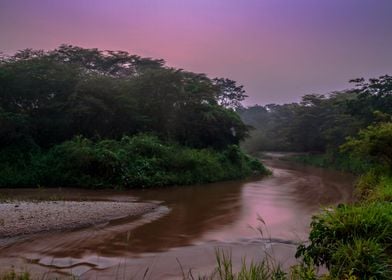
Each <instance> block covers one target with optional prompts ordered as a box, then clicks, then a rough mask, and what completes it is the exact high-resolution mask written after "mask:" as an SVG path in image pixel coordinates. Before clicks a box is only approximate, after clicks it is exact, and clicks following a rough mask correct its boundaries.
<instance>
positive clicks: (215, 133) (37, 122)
mask: <svg viewBox="0 0 392 280" xmlns="http://www.w3.org/2000/svg"><path fill="white" fill-rule="evenodd" d="M245 97H246V95H245V92H244V90H243V87H242V86H239V85H237V84H236V82H235V81H232V80H229V79H223V78H216V79H210V78H208V77H207V76H206V75H204V74H197V73H192V72H187V71H184V70H180V69H175V68H171V67H168V66H166V65H165V61H164V60H162V59H152V58H144V57H140V56H137V55H131V54H129V53H127V52H124V51H101V50H98V49H85V48H81V47H76V46H70V45H61V46H60V47H59V48H57V49H55V50H51V51H43V50H32V49H26V50H22V51H19V52H17V53H16V54H15V55H13V56H10V57H5V56H2V59H1V60H0V123H1V124H3V125H2V126H1V127H0V136H1V139H0V142H1V143H2V144H3V145H5V144H10V143H15V141H16V140H18V141H22V140H23V141H27V140H28V141H29V142H31V143H35V144H37V145H39V146H41V147H50V146H53V145H55V144H58V143H61V142H63V141H66V140H69V139H71V138H72V137H74V136H75V135H83V136H85V137H88V138H90V139H120V138H121V137H122V136H124V135H134V134H137V133H152V134H156V135H158V136H159V137H160V138H162V139H164V140H171V141H175V142H179V143H180V144H186V145H190V146H194V147H213V148H224V147H225V146H227V145H230V144H238V143H239V141H240V140H243V139H244V137H245V136H246V135H247V131H248V127H247V126H246V125H244V124H243V122H242V121H241V119H240V118H239V117H238V116H237V115H236V113H235V112H234V110H233V108H237V107H239V106H240V102H241V101H242V100H243V99H244V98H245Z"/></svg>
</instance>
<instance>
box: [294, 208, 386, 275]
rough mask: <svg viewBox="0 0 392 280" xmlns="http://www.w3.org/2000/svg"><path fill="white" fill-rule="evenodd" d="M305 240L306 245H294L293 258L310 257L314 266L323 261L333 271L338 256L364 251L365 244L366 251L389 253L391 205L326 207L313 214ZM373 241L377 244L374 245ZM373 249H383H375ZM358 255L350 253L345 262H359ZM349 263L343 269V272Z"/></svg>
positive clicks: (337, 261) (376, 253) (337, 265)
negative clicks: (330, 208) (295, 246)
mask: <svg viewBox="0 0 392 280" xmlns="http://www.w3.org/2000/svg"><path fill="white" fill-rule="evenodd" d="M309 240H310V244H309V245H308V246H304V245H302V246H300V247H299V248H298V251H297V257H299V256H303V257H305V259H306V258H310V259H311V260H312V261H313V262H314V263H315V264H316V265H323V264H325V265H326V266H327V268H329V269H331V271H335V272H336V271H340V270H339V265H341V259H340V258H341V255H344V254H345V253H347V252H349V251H350V250H354V249H355V250H362V251H363V252H365V251H366V250H367V249H366V248H368V247H366V246H367V245H369V246H371V247H369V248H370V249H369V251H366V252H368V253H369V254H373V253H374V254H375V255H376V256H377V258H378V257H379V258H382V256H383V255H382V254H381V253H383V254H384V253H386V254H390V250H391V245H392V242H391V241H392V205H391V204H390V203H387V202H372V203H364V204H361V205H340V206H338V207H337V208H335V209H333V210H329V209H326V210H324V211H323V212H322V213H320V214H318V215H316V216H314V217H313V220H312V223H311V232H310V235H309ZM353 240H357V241H356V243H352V242H353ZM368 240H371V241H368ZM361 242H362V243H361ZM366 242H367V243H366ZM373 243H377V244H378V245H379V246H380V247H375V245H374V244H373ZM377 248H382V249H383V250H384V251H383V252H378V251H377V250H378V249H377ZM356 253H358V252H357V251H356ZM359 255H360V254H359V253H358V254H356V255H355V256H353V259H351V260H350V263H349V264H350V265H351V264H352V263H355V264H357V265H359V263H361V262H362V259H361V258H362V257H360V256H359ZM354 258H356V259H354ZM349 264H347V268H345V269H344V271H345V272H347V269H348V265H349ZM363 265H366V264H365V263H364V264H363ZM369 273H370V272H369ZM361 279H362V278H361ZM375 279H376V278H375ZM377 279H378V278H377Z"/></svg>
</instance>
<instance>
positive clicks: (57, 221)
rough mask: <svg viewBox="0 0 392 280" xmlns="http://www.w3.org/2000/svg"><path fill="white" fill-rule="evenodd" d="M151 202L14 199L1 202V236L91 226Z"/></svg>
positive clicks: (138, 210) (136, 211) (144, 210)
mask: <svg viewBox="0 0 392 280" xmlns="http://www.w3.org/2000/svg"><path fill="white" fill-rule="evenodd" d="M156 208H157V205H156V204H153V203H134V202H133V203H132V202H108V201H95V202H93V201H90V202H76V201H40V202H26V201H13V202H3V203H0V238H6V237H16V236H18V235H28V234H34V233H39V232H44V231H63V230H70V229H77V228H83V227H91V226H96V225H101V224H104V223H107V222H109V221H111V220H114V219H120V218H124V217H130V216H139V215H141V214H144V213H147V212H150V211H153V210H154V209H156Z"/></svg>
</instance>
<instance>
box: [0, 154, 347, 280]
mask: <svg viewBox="0 0 392 280" xmlns="http://www.w3.org/2000/svg"><path fill="white" fill-rule="evenodd" d="M275 156H276V155H275ZM264 163H265V164H266V165H267V167H268V168H270V169H271V170H272V171H273V175H272V176H269V177H265V178H258V179H252V180H248V181H235V182H221V183H216V184H208V185H199V186H186V187H171V188H162V189H151V190H133V191H125V192H118V191H107V190H105V191H91V190H90V191H88V190H79V189H66V190H61V189H59V190H40V195H43V196H51V197H55V196H59V197H60V196H61V197H62V198H64V199H75V198H76V199H84V198H89V199H92V200H97V201H99V200H114V201H154V202H157V203H159V205H160V207H158V209H157V210H156V211H154V212H150V213H148V214H145V215H143V216H141V217H137V218H123V219H120V220H115V221H112V222H110V223H108V224H105V225H100V226H96V227H93V228H85V229H79V230H73V231H66V232H52V233H41V234H36V235H32V236H24V237H18V238H11V239H3V240H1V239H0V267H1V268H2V269H6V268H9V267H11V266H12V265H14V266H15V267H20V268H23V269H24V270H28V271H31V272H32V273H33V274H37V275H41V276H42V275H45V277H46V276H47V275H48V276H49V278H47V279H50V277H51V275H52V276H53V275H56V276H60V277H62V276H64V277H67V275H69V274H72V275H75V276H78V277H80V278H81V279H143V278H145V279H175V278H179V279H181V275H182V270H183V271H185V272H188V271H189V270H191V271H192V274H193V275H194V276H197V275H199V274H205V273H209V272H211V271H212V270H213V268H214V265H215V250H217V248H219V249H222V250H225V251H226V252H230V253H231V255H232V259H233V262H234V264H235V265H234V266H235V268H236V267H238V266H239V265H240V264H241V260H242V258H243V257H246V259H247V260H251V259H253V260H256V261H257V260H260V259H262V258H264V257H265V256H266V255H268V256H270V257H272V258H274V259H275V260H277V261H279V262H281V263H282V264H283V266H289V265H290V264H292V263H293V262H295V259H294V254H295V248H296V246H297V244H298V243H300V242H304V241H306V237H307V234H308V231H309V223H310V219H311V216H312V214H314V213H316V212H317V211H319V209H320V208H321V207H324V206H328V205H334V204H338V203H342V202H348V201H351V200H352V192H353V182H354V177H353V176H351V175H349V174H346V173H341V172H336V171H331V170H326V169H320V168H314V167H308V166H302V165H299V164H295V163H291V162H287V161H283V160H279V158H277V157H274V158H271V159H266V160H264ZM5 191H7V195H12V196H15V197H17V198H24V197H26V196H27V197H28V196H29V195H36V194H37V190H26V189H25V190H2V192H5ZM97 203H99V202H97ZM260 230H261V231H262V232H261V233H260Z"/></svg>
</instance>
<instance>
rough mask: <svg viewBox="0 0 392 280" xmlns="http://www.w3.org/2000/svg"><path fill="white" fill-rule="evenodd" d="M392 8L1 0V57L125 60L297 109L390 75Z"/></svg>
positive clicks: (374, 4) (239, 1)
mask: <svg viewBox="0 0 392 280" xmlns="http://www.w3.org/2000/svg"><path fill="white" fill-rule="evenodd" d="M391 13H392V0H112V1H110V0H63V1H60V0H0V38H1V39H0V51H2V52H5V53H13V52H15V51H16V50H19V49H23V48H39V49H53V48H55V47H57V46H58V45H60V44H61V43H67V44H73V45H78V46H82V47H98V48H101V49H111V50H126V51H129V52H131V53H135V54H139V55H142V56H150V57H154V58H163V59H165V60H166V61H167V63H168V64H169V65H170V66H175V67H180V68H184V69H186V70H190V71H195V72H203V73H207V74H208V75H209V76H210V77H216V76H218V77H227V78H231V79H234V80H236V81H238V82H239V83H240V84H243V85H244V86H245V89H246V90H247V93H248V95H249V98H248V100H247V101H246V104H247V105H250V104H254V103H258V104H267V103H274V102H275V103H282V102H290V101H298V100H299V97H300V96H301V95H303V94H307V93H324V92H329V91H333V90H338V89H343V88H347V87H348V86H349V85H348V83H347V81H348V80H349V79H351V78H356V77H377V76H379V75H383V74H392V55H391V51H392V16H391Z"/></svg>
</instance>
